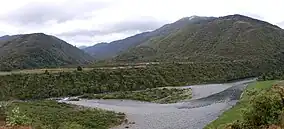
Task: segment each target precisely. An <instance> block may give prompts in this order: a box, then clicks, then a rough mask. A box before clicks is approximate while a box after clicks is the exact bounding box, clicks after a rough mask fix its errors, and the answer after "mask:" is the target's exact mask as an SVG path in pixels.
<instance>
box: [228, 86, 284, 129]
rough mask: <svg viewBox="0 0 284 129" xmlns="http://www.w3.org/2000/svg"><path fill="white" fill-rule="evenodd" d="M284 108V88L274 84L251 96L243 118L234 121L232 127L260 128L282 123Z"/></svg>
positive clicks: (239, 128) (236, 128)
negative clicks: (270, 87)
mask: <svg viewBox="0 0 284 129" xmlns="http://www.w3.org/2000/svg"><path fill="white" fill-rule="evenodd" d="M283 109H284V89H283V88H282V87H279V86H274V87H273V88H272V89H269V90H264V91H262V92H260V93H258V94H255V95H254V96H252V97H251V98H250V103H249V105H248V106H247V109H246V110H244V111H243V114H242V117H243V119H242V120H239V121H236V122H234V123H232V124H231V125H230V126H231V128H232V129H259V128H267V127H269V126H271V125H279V124H281V121H283V120H284V119H282V114H283V111H284V110H283Z"/></svg>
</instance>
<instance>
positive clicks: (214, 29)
mask: <svg viewBox="0 0 284 129" xmlns="http://www.w3.org/2000/svg"><path fill="white" fill-rule="evenodd" d="M247 47H250V49H249V48H247ZM283 50H284V31H283V30H282V29H281V28H280V27H278V26H276V25H272V24H270V23H268V22H265V21H261V20H257V19H253V18H250V17H247V16H243V15H239V14H235V15H228V16H223V17H218V18H214V19H211V20H207V21H204V22H200V24H191V25H187V26H186V27H184V28H183V29H181V30H179V31H177V32H175V33H171V34H169V35H168V36H164V37H159V38H158V39H156V40H155V41H151V42H149V43H144V44H140V45H139V46H136V47H135V48H132V49H129V50H128V51H126V52H124V53H122V54H120V55H118V56H117V57H116V58H115V60H116V61H138V62H139V61H156V60H158V61H165V60H171V61H172V60H178V61H220V60H228V61H229V60H231V61H233V60H241V59H245V60H250V59H255V58H262V56H263V55H262V53H263V54H265V57H267V58H268V57H269V56H272V55H273V54H275V53H279V52H280V51H283ZM268 55H269V56H268Z"/></svg>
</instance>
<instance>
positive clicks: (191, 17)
mask: <svg viewBox="0 0 284 129" xmlns="http://www.w3.org/2000/svg"><path fill="white" fill-rule="evenodd" d="M199 17H200V16H196V15H193V16H190V17H188V20H192V19H195V18H199Z"/></svg>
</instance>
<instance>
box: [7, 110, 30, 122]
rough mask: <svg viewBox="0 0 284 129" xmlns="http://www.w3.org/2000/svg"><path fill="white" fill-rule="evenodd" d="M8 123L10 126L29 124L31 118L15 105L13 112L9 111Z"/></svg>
mask: <svg viewBox="0 0 284 129" xmlns="http://www.w3.org/2000/svg"><path fill="white" fill-rule="evenodd" d="M6 122H7V125H9V126H17V125H29V124H30V123H31V120H30V119H29V118H28V117H27V116H26V115H25V114H22V113H21V112H20V108H19V107H15V108H13V109H12V111H11V112H8V113H7V119H6Z"/></svg>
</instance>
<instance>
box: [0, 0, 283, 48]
mask: <svg viewBox="0 0 284 129" xmlns="http://www.w3.org/2000/svg"><path fill="white" fill-rule="evenodd" d="M283 12H284V0H2V1H1V4H0V36H2V35H7V34H8V35H12V34H23V33H35V32H43V33H46V34H51V35H55V36H57V37H59V38H61V39H63V40H65V41H67V42H69V43H71V44H73V45H76V46H81V45H88V46H90V45H93V44H96V43H99V42H110V41H113V40H117V39H122V38H125V37H128V36H131V35H134V34H137V33H140V32H144V31H150V30H153V29H156V28H158V27H160V26H162V25H164V24H166V23H171V22H174V21H176V20H178V19H180V18H182V17H187V16H192V15H198V16H224V15H230V14H243V15H247V16H250V17H254V18H257V19H261V20H264V21H268V22H270V23H272V24H276V25H278V26H280V27H282V28H284V15H283Z"/></svg>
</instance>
